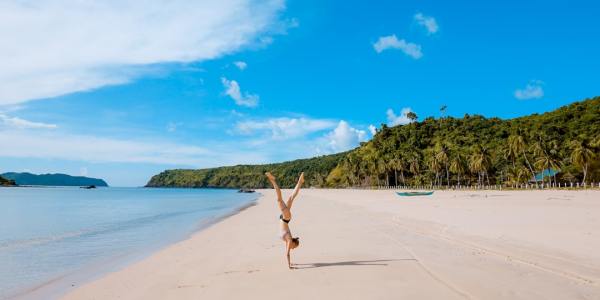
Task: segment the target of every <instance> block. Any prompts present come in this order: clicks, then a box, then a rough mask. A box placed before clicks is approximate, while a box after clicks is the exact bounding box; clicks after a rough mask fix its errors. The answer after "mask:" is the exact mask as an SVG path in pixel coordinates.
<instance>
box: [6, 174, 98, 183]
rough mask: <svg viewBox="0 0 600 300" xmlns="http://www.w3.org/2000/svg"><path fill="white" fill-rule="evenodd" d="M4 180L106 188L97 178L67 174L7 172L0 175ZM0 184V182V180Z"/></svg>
mask: <svg viewBox="0 0 600 300" xmlns="http://www.w3.org/2000/svg"><path fill="white" fill-rule="evenodd" d="M0 176H1V177H3V178H4V179H5V180H12V181H13V182H14V183H16V184H17V185H42V186H92V185H95V186H108V184H107V183H106V182H105V181H104V180H102V179H98V178H89V177H84V176H71V175H67V174H40V175H36V174H31V173H27V172H24V173H16V172H8V173H4V174H0ZM0 182H2V180H0Z"/></svg>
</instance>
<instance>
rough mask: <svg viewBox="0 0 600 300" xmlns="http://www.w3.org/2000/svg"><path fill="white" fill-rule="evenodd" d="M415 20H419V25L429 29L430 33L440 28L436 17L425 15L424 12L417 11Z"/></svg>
mask: <svg viewBox="0 0 600 300" xmlns="http://www.w3.org/2000/svg"><path fill="white" fill-rule="evenodd" d="M415 21H417V23H419V25H421V26H423V27H424V28H425V29H426V30H427V33H428V34H434V33H436V32H438V30H439V29H440V28H439V26H438V24H437V22H436V21H435V18H433V17H430V16H426V15H423V14H422V13H417V14H416V15H415Z"/></svg>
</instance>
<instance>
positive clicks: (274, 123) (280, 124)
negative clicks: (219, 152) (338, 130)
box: [236, 118, 336, 140]
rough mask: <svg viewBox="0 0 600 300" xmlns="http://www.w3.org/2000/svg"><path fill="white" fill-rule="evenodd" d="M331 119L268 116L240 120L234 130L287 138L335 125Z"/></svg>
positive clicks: (245, 133) (242, 132) (281, 138)
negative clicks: (259, 118) (253, 119)
mask: <svg viewBox="0 0 600 300" xmlns="http://www.w3.org/2000/svg"><path fill="white" fill-rule="evenodd" d="M335 125H336V123H335V122H334V121H331V120H324V119H310V118H270V119H266V120H258V121H242V122H238V123H237V124H236V131H237V132H238V133H240V134H243V135H252V134H256V133H259V134H260V133H267V134H268V135H269V136H270V138H272V139H274V140H287V139H292V138H298V137H303V136H306V135H308V134H311V133H314V132H319V131H323V130H326V129H330V128H333V127H335Z"/></svg>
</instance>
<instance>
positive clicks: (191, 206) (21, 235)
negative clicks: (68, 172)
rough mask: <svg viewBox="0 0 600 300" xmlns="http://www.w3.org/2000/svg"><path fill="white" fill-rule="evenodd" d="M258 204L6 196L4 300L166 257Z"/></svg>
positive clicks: (193, 193) (0, 279)
mask: <svg viewBox="0 0 600 300" xmlns="http://www.w3.org/2000/svg"><path fill="white" fill-rule="evenodd" d="M255 198H256V196H255V195H253V194H238V193H236V192H235V191H232V190H212V189H146V188H98V189H94V190H85V189H79V188H71V187H65V188H62V187H61V188H0V299H3V298H7V297H9V296H11V295H14V294H16V293H21V292H23V291H25V290H27V289H31V288H33V287H36V286H39V285H42V284H44V283H46V282H48V281H51V280H54V279H56V278H60V277H62V276H66V275H68V274H71V273H73V272H77V270H81V269H84V268H86V267H89V266H92V265H94V264H100V263H104V262H108V261H110V260H111V259H112V258H117V257H123V256H135V255H136V254H141V253H148V252H149V251H152V250H157V249H160V248H161V247H164V246H165V245H167V244H169V243H172V242H175V241H177V240H181V239H183V238H185V237H186V236H188V235H189V234H190V233H192V232H194V231H195V230H197V229H198V228H200V226H201V225H202V224H205V223H208V222H209V221H211V220H214V219H215V218H218V217H221V216H224V215H227V214H229V213H232V212H234V211H236V210H237V209H239V208H241V207H243V206H246V205H248V204H250V203H251V202H252V201H253V200H254V199H255Z"/></svg>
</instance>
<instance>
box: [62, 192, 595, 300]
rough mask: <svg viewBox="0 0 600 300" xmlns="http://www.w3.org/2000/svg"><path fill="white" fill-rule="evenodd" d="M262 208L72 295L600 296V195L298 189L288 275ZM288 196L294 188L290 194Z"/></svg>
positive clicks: (271, 206)
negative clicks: (415, 193)
mask: <svg viewBox="0 0 600 300" xmlns="http://www.w3.org/2000/svg"><path fill="white" fill-rule="evenodd" d="M260 192H261V193H262V194H263V196H262V197H261V198H260V199H259V200H258V203H257V205H256V206H253V207H250V208H248V209H246V210H244V211H242V212H240V213H239V214H236V215H234V216H232V217H229V218H227V219H225V220H223V221H221V222H219V223H217V224H215V225H213V226H211V227H210V228H208V229H206V230H203V231H201V232H199V233H197V234H195V235H193V236H192V237H191V238H189V239H187V240H184V241H182V242H179V243H177V244H174V245H172V246H169V247H168V248H165V249H163V250H161V251H160V252H158V253H155V254H154V255H152V256H150V257H148V258H147V259H144V260H142V261H140V262H137V263H135V264H133V265H130V266H128V267H126V268H124V269H122V270H120V271H118V272H115V273H111V274H109V275H107V276H105V277H103V278H100V279H99V280H96V281H93V282H90V283H88V284H86V285H84V286H81V287H75V288H73V289H72V290H71V291H69V293H68V294H67V295H66V296H65V297H64V298H65V299H600V250H599V249H600V191H549V190H546V191H460V192H458V191H457V192H453V191H447V192H435V194H434V195H433V196H430V197H398V196H396V195H395V194H394V192H393V191H364V190H318V189H307V190H302V191H301V192H300V196H299V198H298V199H297V200H296V202H294V208H293V212H292V213H293V220H292V222H291V223H290V226H291V229H292V233H293V235H294V236H300V240H301V245H300V247H299V248H298V249H297V250H295V251H293V253H292V262H293V263H295V264H297V267H298V269H295V270H288V268H287V266H286V262H285V257H284V245H283V243H282V242H281V241H280V240H279V239H278V237H277V233H278V229H279V227H278V226H279V224H278V222H279V219H278V216H279V210H278V208H277V206H276V203H275V198H274V192H273V191H272V190H263V191H260ZM285 192H287V193H289V191H285Z"/></svg>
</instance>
